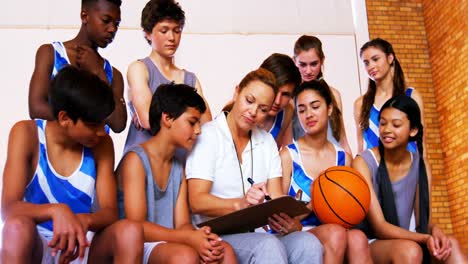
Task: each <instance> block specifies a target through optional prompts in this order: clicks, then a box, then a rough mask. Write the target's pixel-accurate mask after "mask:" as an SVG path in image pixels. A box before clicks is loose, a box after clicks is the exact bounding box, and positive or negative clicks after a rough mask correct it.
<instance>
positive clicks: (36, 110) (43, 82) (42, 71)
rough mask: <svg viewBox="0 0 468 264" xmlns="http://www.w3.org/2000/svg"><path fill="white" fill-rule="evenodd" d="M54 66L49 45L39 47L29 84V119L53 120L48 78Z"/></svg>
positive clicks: (51, 49)
mask: <svg viewBox="0 0 468 264" xmlns="http://www.w3.org/2000/svg"><path fill="white" fill-rule="evenodd" d="M53 66H54V48H53V47H52V45H50V44H44V45H42V46H40V47H39V49H38V50H37V53H36V61H35V66H34V71H33V74H32V76H31V81H30V82H29V96H28V105H29V116H30V117H31V119H34V118H41V119H46V120H53V119H55V118H54V116H53V114H52V110H51V108H50V106H49V96H48V95H49V84H50V76H51V75H52V69H53Z"/></svg>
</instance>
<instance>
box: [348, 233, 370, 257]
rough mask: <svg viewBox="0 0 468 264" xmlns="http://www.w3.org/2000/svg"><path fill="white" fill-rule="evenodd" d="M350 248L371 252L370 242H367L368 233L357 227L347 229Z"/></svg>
mask: <svg viewBox="0 0 468 264" xmlns="http://www.w3.org/2000/svg"><path fill="white" fill-rule="evenodd" d="M347 236H348V239H347V242H348V245H347V246H348V248H350V249H351V250H352V251H358V252H369V243H368V242H367V237H366V235H365V234H364V233H363V232H362V231H360V230H357V229H352V230H348V231H347Z"/></svg>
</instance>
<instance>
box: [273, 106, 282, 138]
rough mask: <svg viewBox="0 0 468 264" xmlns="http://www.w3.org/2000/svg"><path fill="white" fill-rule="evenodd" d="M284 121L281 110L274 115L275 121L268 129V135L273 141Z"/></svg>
mask: <svg viewBox="0 0 468 264" xmlns="http://www.w3.org/2000/svg"><path fill="white" fill-rule="evenodd" d="M283 119H284V110H281V111H279V112H278V114H276V116H275V121H273V125H272V126H271V128H270V131H269V132H270V134H271V135H272V136H273V138H274V139H276V138H277V137H278V134H279V132H280V131H281V126H282V125H283Z"/></svg>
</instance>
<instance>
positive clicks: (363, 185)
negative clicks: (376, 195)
mask: <svg viewBox="0 0 468 264" xmlns="http://www.w3.org/2000/svg"><path fill="white" fill-rule="evenodd" d="M310 192H311V199H312V200H311V201H312V206H313V209H314V213H315V215H316V216H317V218H318V219H319V220H320V221H321V222H322V223H324V224H339V225H341V226H343V227H345V228H350V227H353V226H355V225H357V224H359V223H360V222H361V221H362V220H364V218H365V217H366V214H367V211H368V210H369V204H370V192H369V187H368V185H367V182H366V180H365V179H364V177H363V176H362V175H361V174H360V173H359V172H357V171H356V170H355V169H353V168H350V167H345V166H334V167H330V168H328V169H327V170H325V171H323V172H322V173H320V175H319V177H317V178H316V179H315V180H314V182H313V184H312V186H311V190H310Z"/></svg>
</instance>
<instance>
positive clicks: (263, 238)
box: [221, 232, 323, 264]
mask: <svg viewBox="0 0 468 264" xmlns="http://www.w3.org/2000/svg"><path fill="white" fill-rule="evenodd" d="M221 237H222V239H223V240H224V241H226V242H228V243H229V244H231V246H232V247H233V248H234V251H235V252H236V256H237V259H238V261H239V263H241V264H247V263H248V264H253V263H255V264H259V263H265V264H276V263H278V264H287V263H291V264H302V263H322V254H323V248H322V244H321V243H320V241H319V240H318V239H317V238H316V237H315V236H314V235H312V234H311V233H309V232H293V233H291V234H289V235H286V236H279V235H272V234H268V233H241V234H233V235H224V236H221Z"/></svg>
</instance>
